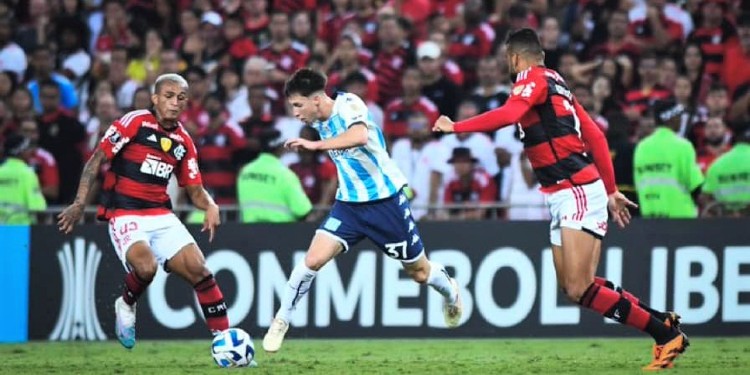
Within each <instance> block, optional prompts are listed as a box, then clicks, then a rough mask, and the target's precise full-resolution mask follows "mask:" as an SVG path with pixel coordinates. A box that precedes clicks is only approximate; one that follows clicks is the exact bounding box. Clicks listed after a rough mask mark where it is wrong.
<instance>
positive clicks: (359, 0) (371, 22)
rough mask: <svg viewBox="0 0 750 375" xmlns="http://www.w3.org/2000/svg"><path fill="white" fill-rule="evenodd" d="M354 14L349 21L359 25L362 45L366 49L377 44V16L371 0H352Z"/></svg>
mask: <svg viewBox="0 0 750 375" xmlns="http://www.w3.org/2000/svg"><path fill="white" fill-rule="evenodd" d="M352 11H353V12H354V15H353V17H352V19H351V22H354V23H356V24H357V26H358V27H359V30H360V32H359V36H360V38H361V39H362V45H363V46H364V47H365V48H367V49H374V48H376V47H377V46H378V18H377V13H376V12H375V6H374V4H373V0H352Z"/></svg>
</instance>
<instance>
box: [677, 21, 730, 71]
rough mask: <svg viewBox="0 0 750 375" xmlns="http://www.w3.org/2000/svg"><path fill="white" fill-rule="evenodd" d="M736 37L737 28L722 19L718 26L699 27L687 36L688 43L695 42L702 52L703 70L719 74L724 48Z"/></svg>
mask: <svg viewBox="0 0 750 375" xmlns="http://www.w3.org/2000/svg"><path fill="white" fill-rule="evenodd" d="M736 38H737V30H736V29H735V28H734V25H732V24H731V23H729V21H727V20H724V22H722V24H721V26H719V27H700V28H697V29H695V30H694V31H693V32H692V33H691V34H690V36H689V37H688V43H695V44H698V45H699V46H700V47H701V52H703V64H704V66H705V68H704V70H703V71H704V72H705V73H708V74H713V75H716V76H718V75H720V74H721V68H722V63H723V62H724V50H725V49H726V46H727V45H728V43H729V42H731V41H732V40H733V39H736Z"/></svg>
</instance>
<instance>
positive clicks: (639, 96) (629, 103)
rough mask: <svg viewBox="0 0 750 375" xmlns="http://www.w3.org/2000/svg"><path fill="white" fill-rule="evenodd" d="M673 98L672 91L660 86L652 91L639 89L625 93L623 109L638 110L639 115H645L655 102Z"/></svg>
mask: <svg viewBox="0 0 750 375" xmlns="http://www.w3.org/2000/svg"><path fill="white" fill-rule="evenodd" d="M671 96H672V91H670V90H667V89H666V88H664V87H663V86H661V85H658V84H657V85H655V86H654V87H652V88H650V89H644V88H638V89H634V90H630V91H628V92H626V93H625V103H623V108H631V109H636V110H638V113H640V114H643V113H645V112H646V110H647V109H648V107H649V106H651V105H653V104H654V102H656V101H659V100H667V99H669V98H670V97H671Z"/></svg>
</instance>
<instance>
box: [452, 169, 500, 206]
mask: <svg viewBox="0 0 750 375" xmlns="http://www.w3.org/2000/svg"><path fill="white" fill-rule="evenodd" d="M496 197H497V184H496V183H495V180H494V179H492V176H490V175H489V174H487V172H485V171H483V170H481V169H476V170H474V174H473V176H472V180H471V181H470V182H469V183H468V184H467V183H466V182H463V181H461V180H460V179H459V178H458V177H453V178H452V179H451V180H448V183H447V184H446V186H445V194H444V195H443V200H444V201H445V203H467V202H471V203H492V202H494V201H495V199H496Z"/></svg>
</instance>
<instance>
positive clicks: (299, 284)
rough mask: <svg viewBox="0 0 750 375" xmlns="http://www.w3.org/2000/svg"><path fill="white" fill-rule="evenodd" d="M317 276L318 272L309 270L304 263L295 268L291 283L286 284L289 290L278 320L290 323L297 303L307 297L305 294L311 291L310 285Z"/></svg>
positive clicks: (286, 291) (282, 302)
mask: <svg viewBox="0 0 750 375" xmlns="http://www.w3.org/2000/svg"><path fill="white" fill-rule="evenodd" d="M317 274H318V271H313V270H311V269H309V268H307V266H306V265H305V262H304V261H302V262H300V263H299V264H298V265H297V266H296V267H294V270H292V274H291V275H290V276H289V281H287V283H286V286H287V289H286V290H285V291H284V295H283V297H282V298H281V307H280V308H279V311H278V312H277V313H276V318H277V319H281V320H283V321H285V322H287V323H289V316H290V315H291V314H292V311H294V308H295V307H296V306H297V303H298V302H299V301H300V300H301V299H302V298H303V297H304V296H305V294H307V291H308V290H310V284H312V282H313V280H314V279H315V275H317Z"/></svg>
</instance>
